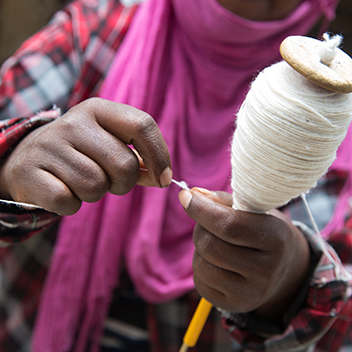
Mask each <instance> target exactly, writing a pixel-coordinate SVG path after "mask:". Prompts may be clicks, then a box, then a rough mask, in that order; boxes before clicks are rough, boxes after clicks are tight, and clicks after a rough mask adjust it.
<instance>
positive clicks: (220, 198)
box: [178, 187, 232, 210]
mask: <svg viewBox="0 0 352 352" xmlns="http://www.w3.org/2000/svg"><path fill="white" fill-rule="evenodd" d="M197 193H198V194H199V193H201V194H202V195H205V196H207V197H208V198H210V199H211V200H212V201H214V202H217V203H220V204H223V205H226V206H228V207H231V206H232V195H231V194H230V193H227V192H224V191H209V190H208V189H205V188H200V187H193V188H192V189H191V190H182V191H181V192H180V193H179V195H178V198H179V201H180V203H181V204H182V206H183V207H184V208H185V210H187V208H188V206H189V204H190V202H191V200H192V197H193V195H195V194H197Z"/></svg>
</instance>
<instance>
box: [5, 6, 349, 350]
mask: <svg viewBox="0 0 352 352" xmlns="http://www.w3.org/2000/svg"><path fill="white" fill-rule="evenodd" d="M135 10H136V7H129V8H126V7H124V6H122V5H121V4H120V3H119V1H118V0H100V1H98V0H89V1H88V0H76V1H73V2H71V3H70V4H69V5H67V6H66V7H65V8H64V9H63V10H62V11H60V12H58V13H57V14H56V15H55V16H54V18H53V19H52V21H51V22H50V23H49V24H48V25H47V26H46V27H45V28H43V29H42V30H41V31H40V32H38V33H37V34H36V35H34V36H33V37H31V38H30V39H28V40H27V41H26V42H25V43H24V44H23V45H22V47H21V48H20V49H19V50H18V51H17V52H16V53H15V54H14V56H13V57H11V58H10V59H8V60H7V61H6V62H5V63H4V65H3V67H2V69H1V76H0V83H1V84H0V118H1V119H2V120H4V121H3V122H2V123H1V125H0V155H2V156H4V155H6V153H7V152H8V151H10V150H11V148H12V147H13V146H14V145H15V144H16V142H17V141H18V140H20V139H21V138H23V137H24V136H25V135H26V134H27V133H28V132H29V131H31V130H32V129H33V128H36V127H37V126H39V125H41V124H43V123H48V122H50V120H52V119H53V118H55V117H56V116H58V112H57V110H55V109H54V110H50V111H47V112H41V113H37V112H39V111H45V110H48V109H51V108H52V106H53V104H54V103H55V104H56V105H57V106H58V107H59V108H61V110H62V111H66V110H67V109H69V108H70V107H72V106H74V105H75V104H77V103H79V102H81V101H83V100H85V99H87V98H89V97H92V96H96V95H97V94H98V92H99V89H100V84H101V82H102V81H103V79H104V76H105V73H106V72H107V69H108V67H109V65H110V63H111V61H112V59H113V57H114V54H115V52H116V50H117V49H118V47H119V45H120V43H121V41H122V40H123V38H124V35H125V33H126V31H127V29H128V26H129V24H130V22H131V19H132V17H133V14H134V13H135ZM32 115H34V117H31V118H18V116H32ZM334 177H335V178H334V182H333V183H332V185H333V187H330V186H329V187H326V186H327V184H325V185H323V187H321V190H322V192H320V197H321V198H319V199H324V200H326V204H330V205H331V202H332V201H334V197H331V194H338V192H339V190H340V189H341V184H343V182H344V180H345V175H343V174H334ZM331 188H333V190H332V191H331ZM319 203H321V200H320V201H319ZM290 209H291V213H292V215H293V216H294V215H295V214H299V215H300V214H304V212H302V211H301V209H302V204H301V203H300V202H299V201H298V202H295V203H292V204H291V205H290ZM297 220H302V218H301V217H300V216H298V218H297ZM297 225H298V226H300V227H301V229H302V231H303V232H304V233H305V235H306V237H307V239H308V241H309V243H310V246H311V251H312V263H311V270H312V275H311V277H310V281H309V282H308V281H307V285H306V287H305V288H304V289H303V290H302V292H301V293H300V295H299V297H297V299H296V300H295V302H293V303H292V307H291V308H290V309H289V312H288V313H287V317H286V320H287V322H286V324H285V326H281V327H277V326H268V324H266V323H265V322H261V321H258V320H257V319H256V318H255V316H253V315H252V314H250V313H248V314H229V313H226V314H225V313H223V314H224V316H223V320H222V323H223V326H224V327H225V329H227V330H228V331H229V332H230V334H231V335H232V337H233V338H234V339H235V340H236V341H237V342H231V341H230V339H229V338H228V334H227V332H226V331H225V329H223V328H221V327H220V318H219V314H218V313H217V312H216V310H215V309H213V311H212V313H211V316H210V319H209V320H208V322H207V324H206V326H205V329H204V331H203V333H202V334H201V337H200V340H199V342H198V344H197V346H196V348H194V349H193V351H202V352H215V351H221V352H226V351H231V350H255V351H287V350H290V351H306V350H307V351H308V348H309V347H311V348H312V350H314V351H329V352H333V351H338V350H339V349H340V348H342V347H341V346H345V347H346V346H350V348H352V346H351V326H352V324H351V319H352V300H350V299H349V297H350V295H351V292H350V291H351V290H350V285H349V284H348V283H347V282H346V280H343V278H341V277H340V276H339V275H340V274H339V272H338V270H334V268H333V265H332V263H331V259H329V257H328V256H326V255H325V254H322V244H321V243H320V242H318V241H317V240H316V237H315V236H314V234H312V232H311V230H309V229H308V228H306V227H305V226H304V225H303V224H300V223H297ZM58 226H59V217H58V216H57V215H55V214H51V213H48V212H45V211H43V210H32V211H25V210H23V209H21V208H19V207H16V206H14V205H4V204H2V205H0V239H1V242H2V244H3V245H6V244H13V243H17V244H16V245H10V246H7V247H6V248H2V249H1V250H0V265H1V267H0V270H1V271H0V283H1V286H0V351H3V352H7V351H8V352H26V351H29V343H30V336H31V330H32V328H33V325H34V319H35V314H36V310H37V307H38V302H39V298H40V293H41V290H42V285H43V281H44V279H45V276H46V273H47V269H48V266H49V262H50V256H51V252H52V248H53V246H54V244H55V239H56V231H57V228H58ZM34 234H35V236H33V235H34ZM24 240H25V241H24ZM22 241H24V242H23V243H20V244H18V242H22ZM329 242H330V244H331V246H332V247H334V248H335V250H336V251H337V253H338V254H339V257H340V258H341V260H342V262H343V263H344V264H345V265H346V266H348V265H350V264H351V261H352V217H350V216H349V214H346V224H345V227H344V228H343V229H341V230H340V231H338V232H336V233H333V234H331V236H330V238H329ZM324 246H325V248H327V249H328V251H329V252H330V253H331V255H332V256H333V257H336V255H335V254H334V251H333V250H332V248H331V247H329V246H328V245H327V244H324ZM336 260H338V258H337V257H336ZM340 267H341V268H342V265H340ZM341 270H342V269H341ZM120 293H121V292H120ZM118 294H119V292H117V295H118ZM198 300H199V296H198V294H197V293H196V292H195V291H194V292H190V293H189V294H188V295H186V296H184V297H181V298H180V299H178V300H177V301H174V302H170V303H168V304H163V305H150V304H147V305H146V311H147V316H146V320H147V323H148V335H147V336H148V338H149V340H150V344H149V350H150V351H154V352H159V351H160V352H161V351H163V352H165V351H167V352H173V351H175V352H176V351H178V349H179V346H180V343H181V341H182V337H183V334H184V332H185V330H186V328H187V324H188V322H189V320H190V317H191V316H192V314H193V312H194V310H195V307H196V304H197V302H198ZM112 310H113V309H112ZM312 346H313V347H312ZM314 346H315V347H314ZM147 348H148V347H147ZM103 350H104V351H108V350H110V351H111V350H112V349H109V348H107V347H105V348H104V349H103ZM116 350H119V349H116ZM340 350H341V351H342V349H340Z"/></svg>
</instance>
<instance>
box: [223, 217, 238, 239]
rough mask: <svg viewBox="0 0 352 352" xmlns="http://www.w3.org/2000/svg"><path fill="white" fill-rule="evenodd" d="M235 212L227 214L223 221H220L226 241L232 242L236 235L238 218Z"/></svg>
mask: <svg viewBox="0 0 352 352" xmlns="http://www.w3.org/2000/svg"><path fill="white" fill-rule="evenodd" d="M235 214H236V213H235V212H232V211H231V212H227V213H226V214H225V215H224V216H223V217H222V219H220V221H219V224H220V231H221V233H222V237H223V239H224V240H227V239H228V240H230V239H231V238H233V236H234V235H235V233H236V216H235Z"/></svg>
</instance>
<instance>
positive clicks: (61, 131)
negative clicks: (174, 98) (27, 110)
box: [0, 98, 172, 215]
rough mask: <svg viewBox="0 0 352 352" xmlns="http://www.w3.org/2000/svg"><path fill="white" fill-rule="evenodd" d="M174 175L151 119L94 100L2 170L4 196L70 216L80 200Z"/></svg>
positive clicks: (45, 131) (27, 142)
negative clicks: (130, 146)
mask: <svg viewBox="0 0 352 352" xmlns="http://www.w3.org/2000/svg"><path fill="white" fill-rule="evenodd" d="M128 145H133V146H134V148H135V150H136V151H137V152H138V153H137V152H135V151H133V150H132V149H131V148H129V147H128ZM141 168H146V169H148V171H142V170H141ZM171 178H172V172H171V169H170V156H169V152H168V149H167V146H166V143H165V141H164V139H163V137H162V135H161V133H160V130H159V128H158V127H157V124H156V123H155V121H154V120H153V119H152V117H151V116H149V115H148V114H146V113H145V112H142V111H140V110H137V109H135V108H132V107H130V106H127V105H123V104H117V103H113V102H110V101H107V100H103V99H100V98H93V99H89V100H86V101H85V102H83V103H81V104H79V105H77V106H75V107H74V108H72V109H70V110H69V111H68V112H67V113H66V114H64V115H63V116H61V117H60V118H58V119H57V120H55V121H53V122H51V123H49V124H46V125H44V126H42V127H39V128H37V129H36V130H34V131H33V132H31V133H30V134H29V135H28V136H26V137H25V138H24V139H23V140H22V141H21V142H20V143H19V144H18V145H17V146H16V147H15V149H14V150H13V151H12V152H11V154H10V155H9V156H8V157H7V159H6V160H5V161H4V162H3V164H2V166H1V169H0V190H1V191H0V197H1V198H5V199H11V200H14V201H17V202H24V203H30V204H35V205H38V206H40V207H43V208H44V209H46V210H48V211H51V212H54V213H57V214H60V215H70V214H74V213H75V212H77V211H78V209H79V208H80V206H81V203H82V201H85V202H96V201H98V200H99V199H101V198H102V197H103V196H104V194H106V193H107V192H110V193H113V194H116V195H123V194H126V193H127V192H129V191H130V190H131V189H132V188H133V187H134V186H135V185H136V184H137V183H138V184H141V185H147V186H158V187H166V186H168V185H169V184H170V183H171Z"/></svg>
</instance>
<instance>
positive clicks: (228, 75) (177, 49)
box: [33, 0, 338, 352]
mask: <svg viewBox="0 0 352 352" xmlns="http://www.w3.org/2000/svg"><path fill="white" fill-rule="evenodd" d="M337 1H338V0H331V1H330V3H329V4H327V3H326V4H325V5H324V3H325V2H326V1H325V2H324V3H323V2H322V0H319V1H318V0H305V1H303V2H302V4H301V5H300V6H299V7H298V8H297V9H296V10H295V11H294V12H293V13H292V14H291V15H289V16H288V17H287V18H285V19H283V20H278V21H272V22H253V21H248V20H245V19H242V18H239V17H238V16H236V15H234V14H233V13H231V12H229V11H227V10H226V9H224V8H223V7H221V6H220V5H219V4H218V3H217V1H216V0H192V1H189V0H148V1H146V3H145V4H143V5H141V6H140V8H139V10H138V11H137V14H136V16H135V18H134V20H133V23H132V26H131V28H130V30H129V32H128V34H127V36H126V38H125V41H124V42H123V44H122V47H121V49H120V50H119V53H118V55H117V56H116V58H115V60H114V62H113V64H112V67H111V69H110V72H109V74H108V77H107V79H106V82H105V85H104V87H103V90H102V92H101V96H102V97H104V98H106V99H110V100H114V101H117V102H123V103H127V104H129V105H132V106H135V107H137V108H139V109H142V110H145V111H147V112H148V113H149V114H150V115H152V116H153V117H154V118H155V120H156V121H157V123H158V125H159V127H160V129H161V131H162V133H163V135H164V138H165V140H166V142H167V144H168V147H169V150H170V154H171V157H172V166H173V171H174V178H175V179H177V180H185V181H186V182H187V183H189V184H190V186H199V187H205V188H208V189H217V190H227V191H230V188H229V178H230V157H229V141H230V139H231V136H232V133H233V128H232V126H233V122H234V114H235V113H236V111H237V110H238V108H239V106H240V104H241V102H242V100H243V98H244V96H245V94H246V91H247V89H248V85H249V83H250V81H251V80H252V78H253V75H254V74H255V72H256V71H258V70H262V69H263V68H264V67H265V66H267V65H268V64H270V63H272V62H274V61H277V60H280V56H279V52H278V47H279V44H280V42H281V41H282V40H283V39H284V38H285V37H286V36H288V35H293V34H305V33H307V32H308V30H309V29H310V28H311V27H312V25H313V24H314V23H315V22H316V21H317V19H318V18H319V17H320V16H321V14H322V12H323V11H322V9H324V11H330V15H331V11H333V10H334V9H335V7H336V5H337ZM178 192H179V189H178V188H177V187H176V186H175V185H171V186H170V187H168V188H167V189H156V188H143V187H139V186H137V187H135V189H134V190H133V191H131V192H130V193H129V194H128V195H126V196H122V197H118V196H113V195H111V194H108V195H107V196H106V197H105V198H104V199H102V200H101V201H100V202H98V203H95V204H87V203H85V204H83V205H82V208H81V210H80V211H79V212H78V213H77V214H76V215H73V216H71V217H65V218H64V219H63V221H62V223H61V227H60V231H59V237H58V240H57V244H56V248H55V250H54V254H53V260H52V265H51V268H50V270H49V273H48V277H47V280H46V283H45V288H44V292H43V295H42V300H41V305H40V309H39V313H38V318H37V322H36V327H35V334H34V342H33V350H34V351H35V352H54V351H57V352H59V351H61V352H63V351H70V350H72V349H73V346H75V347H74V351H85V348H86V345H87V341H88V340H90V341H91V346H92V347H91V350H92V351H97V350H98V345H99V338H100V335H101V332H102V326H103V322H104V318H105V317H106V314H107V309H108V307H109V303H110V299H111V295H112V291H113V289H114V288H115V287H116V286H117V285H118V277H119V271H120V267H121V262H122V261H124V262H125V264H126V266H127V270H128V273H129V275H130V277H131V279H132V280H133V282H134V284H135V287H136V289H137V291H138V293H139V294H140V295H141V296H142V297H143V298H144V299H145V300H147V301H149V302H154V303H161V302H165V301H168V300H172V299H174V298H176V297H180V296H181V295H182V294H184V293H186V292H188V291H189V290H191V289H193V288H194V286H193V280H192V264H191V262H192V255H193V243H192V235H191V234H192V229H193V226H194V222H193V221H192V220H191V219H190V218H189V217H188V216H187V215H186V214H185V212H184V210H183V209H182V206H181V205H180V204H179V202H178V200H177V194H178Z"/></svg>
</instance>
